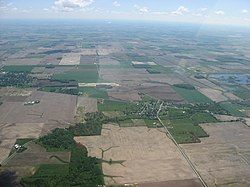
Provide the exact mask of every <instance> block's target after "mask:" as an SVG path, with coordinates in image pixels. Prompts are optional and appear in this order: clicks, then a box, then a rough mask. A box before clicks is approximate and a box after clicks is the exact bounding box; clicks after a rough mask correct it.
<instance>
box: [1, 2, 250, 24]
mask: <svg viewBox="0 0 250 187" xmlns="http://www.w3.org/2000/svg"><path fill="white" fill-rule="evenodd" d="M1 19H84V20H85V19H91V20H95V19H98V20H99V19H104V20H150V21H165V22H187V23H189V22H190V23H202V24H206V23H207V24H226V25H243V26H250V0H0V20H1Z"/></svg>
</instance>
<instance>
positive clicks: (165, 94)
mask: <svg viewBox="0 0 250 187" xmlns="http://www.w3.org/2000/svg"><path fill="white" fill-rule="evenodd" d="M137 90H138V91H139V92H141V93H144V94H147V95H149V96H151V97H153V98H156V99H161V100H164V101H167V102H173V103H181V102H183V99H182V98H181V97H180V96H179V95H178V94H177V93H176V92H175V91H174V90H173V89H172V88H171V86H170V85H168V84H151V85H146V84H144V85H143V86H141V87H138V88H137Z"/></svg>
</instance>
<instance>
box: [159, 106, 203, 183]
mask: <svg viewBox="0 0 250 187" xmlns="http://www.w3.org/2000/svg"><path fill="white" fill-rule="evenodd" d="M162 105H163V102H162V103H161V105H160V107H159V110H158V111H157V119H158V120H159V122H160V123H161V125H162V126H163V128H164V129H165V131H166V133H167V136H168V137H169V138H170V139H171V140H172V141H173V142H174V144H175V145H176V147H177V149H178V150H179V151H180V153H181V154H182V156H183V157H184V158H185V160H186V161H187V162H188V164H189V166H190V167H191V169H192V170H193V171H194V173H195V174H196V175H197V177H198V179H199V180H200V181H201V183H202V185H203V186H204V187H208V186H207V184H206V183H205V181H204V180H203V179H202V177H201V175H200V173H199V172H198V171H197V169H196V168H195V166H194V164H193V163H192V162H191V160H190V159H189V157H188V156H187V154H186V153H185V151H184V150H183V149H182V148H181V146H180V145H179V144H178V143H177V142H176V140H175V139H174V137H173V136H172V135H171V133H170V132H169V130H168V129H167V127H166V126H165V125H164V123H163V122H162V121H161V119H160V117H159V113H160V111H161V108H162Z"/></svg>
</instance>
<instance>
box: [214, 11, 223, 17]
mask: <svg viewBox="0 0 250 187" xmlns="http://www.w3.org/2000/svg"><path fill="white" fill-rule="evenodd" d="M214 13H215V14H217V15H220V16H223V15H225V12H224V11H222V10H218V11H215V12H214Z"/></svg>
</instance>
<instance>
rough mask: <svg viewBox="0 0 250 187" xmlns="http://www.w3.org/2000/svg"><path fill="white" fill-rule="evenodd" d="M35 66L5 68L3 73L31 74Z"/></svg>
mask: <svg viewBox="0 0 250 187" xmlns="http://www.w3.org/2000/svg"><path fill="white" fill-rule="evenodd" d="M34 67H35V66H29V65H22V66H14V65H13V66H4V67H3V71H7V72H19V73H20V72H26V73H30V72H31V71H32V69H33V68H34Z"/></svg>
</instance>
